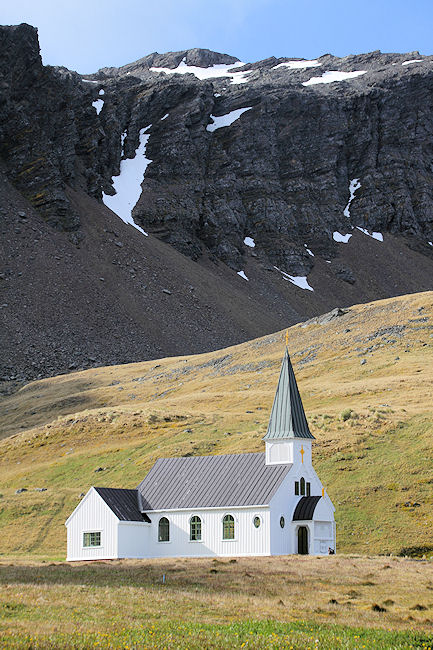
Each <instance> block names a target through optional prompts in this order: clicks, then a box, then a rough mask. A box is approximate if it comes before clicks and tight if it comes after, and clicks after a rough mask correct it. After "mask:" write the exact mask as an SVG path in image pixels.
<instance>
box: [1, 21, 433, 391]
mask: <svg viewBox="0 0 433 650" xmlns="http://www.w3.org/2000/svg"><path fill="white" fill-rule="evenodd" d="M192 73H194V74H192ZM330 74H331V77H332V79H340V80H339V81H333V82H332V83H322V82H323V81H329V80H330ZM323 75H325V76H323ZM316 81H320V83H316ZM0 84H1V95H0V181H1V182H0V197H1V212H0V214H1V216H2V220H3V230H2V246H3V252H2V259H3V266H2V268H1V269H0V286H2V288H3V289H4V293H3V295H4V299H3V300H4V302H3V303H2V305H0V307H1V309H0V319H1V320H2V322H4V329H3V330H2V334H3V336H4V339H5V346H4V347H5V349H7V350H8V351H7V354H5V355H4V358H3V359H2V362H3V363H2V366H1V372H2V376H4V377H5V378H6V379H8V378H11V377H15V376H16V377H18V378H31V377H35V376H36V377H38V376H45V375H46V374H54V373H56V372H59V371H65V370H68V369H69V366H71V365H72V366H73V367H74V368H75V367H86V366H87V365H95V364H96V365H97V364H98V363H104V364H107V363H110V362H113V363H120V362H122V361H133V360H136V359H142V358H151V357H156V356H161V355H163V354H175V353H188V352H198V351H200V350H204V349H212V348H215V347H218V346H223V345H228V344H230V343H235V342H237V341H241V340H244V339H245V338H248V337H252V336H257V335H259V334H262V333H266V332H270V331H272V330H276V329H278V328H280V327H283V326H284V325H286V324H288V323H293V322H296V321H297V320H300V319H303V318H307V317H312V316H315V315H318V314H320V313H323V312H325V311H327V310H329V309H332V308H333V307H335V306H336V305H338V304H340V305H342V306H344V305H349V304H353V303H354V302H360V301H366V300H373V299H374V298H378V297H385V296H390V295H396V294H398V293H402V292H409V291H416V290H423V289H431V288H432V287H431V283H432V275H433V274H432V272H431V271H432V255H433V248H432V246H430V245H429V243H428V242H429V241H433V231H432V207H433V206H432V188H433V183H432V181H433V166H432V163H431V160H432V159H433V158H432V153H433V152H432V148H433V145H432V129H433V119H432V117H431V115H432V114H433V113H432V110H431V109H432V102H433V92H432V90H433V57H424V56H420V55H419V54H418V53H416V52H415V53H410V54H382V53H380V52H373V53H370V54H365V55H358V56H349V57H345V58H342V59H339V58H337V57H333V56H331V55H325V56H323V57H320V58H319V59H318V60H317V61H313V62H305V61H303V60H301V59H284V58H280V59H276V58H274V57H270V58H269V59H266V60H264V61H259V62H255V63H247V64H242V62H240V61H239V60H238V59H236V57H233V56H229V55H226V54H219V53H215V52H210V51H209V50H199V49H195V50H185V51H181V52H172V53H167V54H158V53H154V54H151V55H148V56H146V57H144V58H143V59H140V60H139V61H136V62H134V63H131V64H127V65H125V66H122V67H120V68H104V69H102V70H100V71H98V72H96V73H95V74H92V75H79V74H77V73H75V72H72V71H70V70H67V69H66V68H62V67H50V66H43V65H42V61H41V58H40V54H39V44H38V38H37V30H36V29H35V28H33V27H31V26H29V25H19V26H14V27H3V28H0ZM240 109H248V110H244V111H243V112H242V114H240V113H241V110H240ZM236 111H238V112H239V116H238V118H237V119H234V117H236V116H237V115H238V113H235V112H236ZM222 123H226V124H228V123H230V125H229V126H224V127H221V124H222ZM145 128H147V132H146V133H147V134H148V136H149V139H148V142H147V144H146V157H147V158H148V159H149V160H151V162H150V164H149V165H148V166H147V168H146V172H145V175H144V179H143V182H142V192H141V196H140V198H139V200H138V202H137V204H136V205H135V207H134V209H133V217H134V218H135V221H136V223H137V224H139V225H140V226H141V227H142V228H143V229H144V230H145V231H146V232H148V233H149V234H150V237H149V238H145V237H144V236H142V235H138V234H137V233H134V234H133V236H130V231H131V227H130V226H127V225H126V224H124V223H123V222H122V221H121V220H120V219H118V218H117V217H115V216H114V215H113V214H112V213H110V212H109V211H108V209H107V208H106V207H105V206H104V205H103V203H102V197H103V195H105V196H108V195H110V194H113V192H114V189H113V184H112V178H113V176H116V175H118V174H119V171H120V169H121V162H122V160H126V159H132V158H134V157H135V155H136V150H137V148H138V146H139V143H140V137H141V136H140V133H142V132H143V129H145ZM21 213H22V214H23V215H24V216H23V217H22V216H20V214H21ZM44 222H45V223H44ZM102 224H105V225H104V226H102ZM357 226H358V227H359V228H361V229H363V230H364V231H367V232H368V233H369V234H370V235H371V234H372V233H374V232H377V233H380V236H382V235H383V236H384V238H385V241H384V242H383V243H380V244H379V243H378V241H377V238H376V241H375V240H373V239H372V238H371V237H369V236H367V235H366V234H363V233H362V231H360V230H358V229H357V228H356V227H357ZM113 233H114V234H113ZM137 236H138V239H137ZM377 237H378V236H377ZM155 238H158V239H159V240H161V241H162V244H161V242H157V241H156V240H155ZM246 238H248V239H246ZM349 239H350V241H348V240H349ZM344 240H346V241H348V243H343V241H344ZM245 241H248V242H250V246H251V245H252V244H255V247H254V248H251V247H250V246H248V245H246V244H245ZM407 244H409V245H410V247H411V249H412V250H409V249H408V248H407ZM174 249H175V250H174ZM56 250H57V254H55V251H56ZM414 250H415V251H417V252H414ZM114 253H115V254H114ZM179 253H180V254H181V255H179ZM131 260H132V261H131ZM191 260H192V261H191ZM402 260H403V263H402ZM221 263H223V264H221ZM107 265H108V266H107ZM167 269H169V270H167ZM233 271H236V272H240V271H242V272H243V275H241V277H238V275H236V273H234V272H233ZM307 275H308V281H307V279H306V276H307ZM245 278H249V281H248V282H247V281H246V279H245ZM170 283H171V284H170ZM293 283H294V284H295V286H294V284H293ZM308 283H310V284H308ZM168 285H170V286H168ZM190 287H192V289H191V288H190ZM313 288H314V291H312V290H311V289H313ZM163 289H167V290H171V294H170V295H171V296H172V297H171V298H170V301H171V304H168V303H167V304H163V303H162V302H161V292H162V290H163ZM56 292H57V294H58V296H57V295H56ZM165 295H168V294H165ZM193 296H194V299H193ZM3 305H6V307H4V308H3ZM113 305H114V306H113ZM50 310H52V312H51V311H50ZM51 313H52V314H53V316H52V317H51V318H50V316H49V314H51ZM173 331H175V332H176V333H177V336H176V337H173V336H172V332H173ZM114 333H115V334H114ZM95 349H97V353H95ZM68 360H69V361H68Z"/></svg>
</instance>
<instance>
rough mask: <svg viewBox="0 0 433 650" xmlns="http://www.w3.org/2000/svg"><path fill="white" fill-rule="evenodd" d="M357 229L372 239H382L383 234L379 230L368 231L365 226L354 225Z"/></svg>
mask: <svg viewBox="0 0 433 650" xmlns="http://www.w3.org/2000/svg"><path fill="white" fill-rule="evenodd" d="M356 228H357V229H358V230H360V231H361V232H363V233H364V235H368V236H369V237H372V238H373V239H377V241H383V235H382V233H381V232H368V230H366V229H365V228H361V226H356Z"/></svg>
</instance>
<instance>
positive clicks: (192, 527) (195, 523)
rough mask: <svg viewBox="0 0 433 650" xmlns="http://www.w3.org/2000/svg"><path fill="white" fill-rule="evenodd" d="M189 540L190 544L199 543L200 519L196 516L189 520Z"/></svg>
mask: <svg viewBox="0 0 433 650" xmlns="http://www.w3.org/2000/svg"><path fill="white" fill-rule="evenodd" d="M189 539H190V541H191V542H200V541H201V519H200V517H197V515H194V517H191V519H190V520H189Z"/></svg>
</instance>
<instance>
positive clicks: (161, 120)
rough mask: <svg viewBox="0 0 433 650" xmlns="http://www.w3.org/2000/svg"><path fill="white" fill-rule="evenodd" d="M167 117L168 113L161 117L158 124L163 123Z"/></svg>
mask: <svg viewBox="0 0 433 650" xmlns="http://www.w3.org/2000/svg"><path fill="white" fill-rule="evenodd" d="M168 116H169V113H166V114H165V115H164V117H161V119H160V122H163V121H164V120H166V119H167V117H168Z"/></svg>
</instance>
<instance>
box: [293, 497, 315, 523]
mask: <svg viewBox="0 0 433 650" xmlns="http://www.w3.org/2000/svg"><path fill="white" fill-rule="evenodd" d="M321 498H322V497H301V498H300V499H299V501H298V503H297V504H296V508H295V512H294V513H293V521H310V520H311V519H312V518H313V515H314V511H315V509H316V506H317V504H318V503H319V500H320V499H321Z"/></svg>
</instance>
